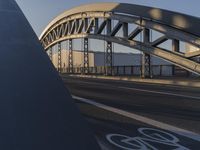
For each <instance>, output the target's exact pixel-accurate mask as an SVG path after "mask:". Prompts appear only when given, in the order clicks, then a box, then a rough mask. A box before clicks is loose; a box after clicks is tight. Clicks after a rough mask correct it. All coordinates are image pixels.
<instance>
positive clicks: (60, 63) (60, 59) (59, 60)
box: [58, 42, 62, 73]
mask: <svg viewBox="0 0 200 150" xmlns="http://www.w3.org/2000/svg"><path fill="white" fill-rule="evenodd" d="M61 57H62V56H61V43H60V42H59V43H58V72H60V73H61V70H62V58H61Z"/></svg>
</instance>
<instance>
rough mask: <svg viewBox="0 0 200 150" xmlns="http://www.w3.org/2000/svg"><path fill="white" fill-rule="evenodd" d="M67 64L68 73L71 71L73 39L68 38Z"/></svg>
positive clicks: (72, 66)
mask: <svg viewBox="0 0 200 150" xmlns="http://www.w3.org/2000/svg"><path fill="white" fill-rule="evenodd" d="M68 57H69V58H68V64H69V73H73V69H74V65H73V40H72V39H70V40H69V56H68Z"/></svg>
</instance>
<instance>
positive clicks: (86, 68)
mask: <svg viewBox="0 0 200 150" xmlns="http://www.w3.org/2000/svg"><path fill="white" fill-rule="evenodd" d="M88 49H89V40H88V38H84V64H83V68H84V74H88V73H89V50H88Z"/></svg>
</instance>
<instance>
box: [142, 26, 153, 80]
mask: <svg viewBox="0 0 200 150" xmlns="http://www.w3.org/2000/svg"><path fill="white" fill-rule="evenodd" d="M143 41H144V42H145V43H150V30H149V29H146V28H145V29H144V31H143ZM141 76H142V78H150V77H151V55H150V54H148V53H143V56H142V69H141Z"/></svg>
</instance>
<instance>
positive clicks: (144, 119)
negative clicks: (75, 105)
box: [72, 96, 200, 142]
mask: <svg viewBox="0 0 200 150" xmlns="http://www.w3.org/2000/svg"><path fill="white" fill-rule="evenodd" d="M72 97H73V98H74V99H76V100H79V101H82V102H85V103H88V104H90V105H93V106H96V107H98V108H101V109H104V110H107V111H110V112H113V113H116V114H118V115H122V116H125V117H128V118H131V119H134V120H137V121H140V122H143V123H145V124H148V125H151V126H154V127H157V128H160V129H164V130H168V131H171V132H174V133H176V134H179V135H181V136H184V137H188V138H190V139H193V140H196V141H199V142H200V135H199V134H197V133H194V132H192V131H189V130H185V129H182V128H179V127H175V126H172V125H169V124H166V123H163V122H159V121H156V120H153V119H150V118H147V117H144V116H140V115H137V114H134V113H130V112H128V111H124V110H121V109H118V108H114V107H110V106H106V105H104V104H101V103H97V102H95V101H93V100H89V99H85V98H81V97H77V96H72Z"/></svg>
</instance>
